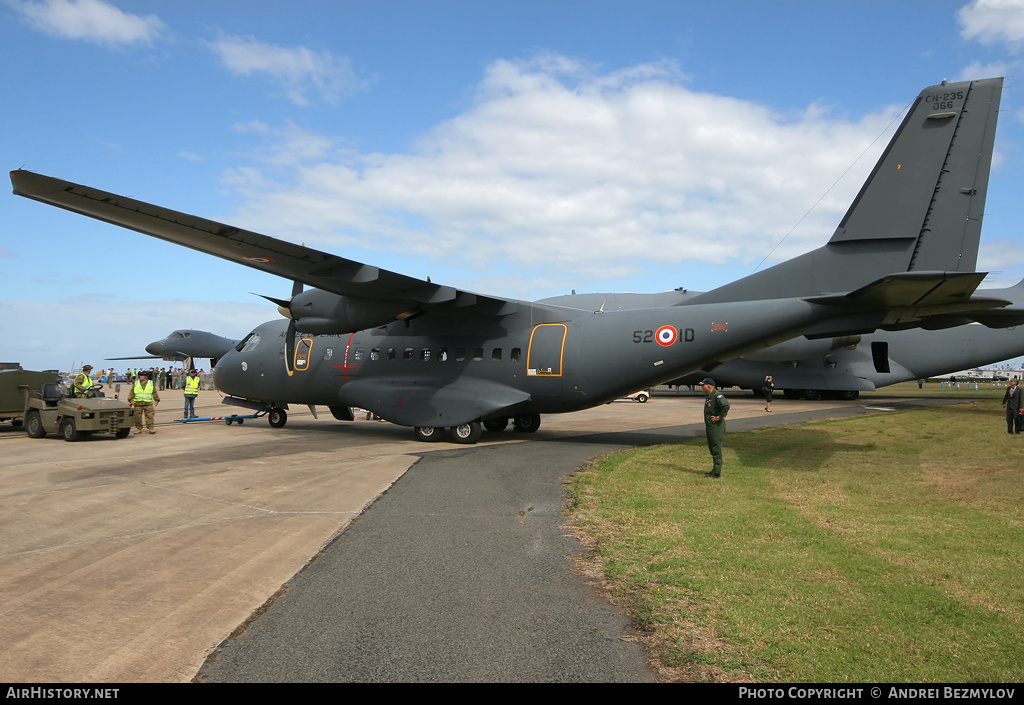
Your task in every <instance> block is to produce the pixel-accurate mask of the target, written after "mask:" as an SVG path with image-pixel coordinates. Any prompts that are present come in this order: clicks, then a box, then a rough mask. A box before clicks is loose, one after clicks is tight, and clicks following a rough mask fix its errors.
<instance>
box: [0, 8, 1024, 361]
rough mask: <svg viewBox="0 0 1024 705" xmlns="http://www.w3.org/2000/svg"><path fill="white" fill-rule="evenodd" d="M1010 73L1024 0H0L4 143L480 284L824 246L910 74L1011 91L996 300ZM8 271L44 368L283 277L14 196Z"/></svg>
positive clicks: (652, 272) (745, 260)
mask: <svg viewBox="0 0 1024 705" xmlns="http://www.w3.org/2000/svg"><path fill="white" fill-rule="evenodd" d="M1022 67H1024V0H975V1H973V2H969V3H967V2H964V1H963V0H961V1H960V2H946V1H943V0H927V1H923V0H922V1H917V0H903V1H901V2H899V3H893V2H888V1H886V2H874V1H871V0H857V1H856V2H853V1H849V2H846V1H836V2H812V1H807V2H804V1H802V0H789V1H780V2H771V1H769V0H760V1H756V2H753V1H752V2H729V1H725V2H718V3H706V2H700V3H697V2H685V1H681V0H677V1H675V2H653V1H651V2H644V1H643V0H640V1H635V2H629V3H625V2H601V1H599V0H598V1H593V0H591V1H588V2H532V1H529V0H515V1H511V2H503V1H501V0H492V1H490V2H485V3H480V2H462V1H450V2H445V1H443V0H442V1H435V2H429V3H424V2H412V1H408V2H399V1H397V0H395V1H387V0H385V1H380V2H364V1H361V2H346V1H344V0H340V1H339V0H331V1H324V2H319V1H311V2H297V3H269V2H259V1H258V0H248V1H247V2H233V1H221V2H217V3H209V2H191V1H190V0H178V1H177V2H174V3H166V2H155V1H153V2H147V1H139V2H126V1H120V2H106V1H104V0H0V72H2V76H3V80H2V84H0V85H3V87H4V100H3V108H2V109H0V155H2V156H3V157H4V163H5V165H6V167H7V168H8V169H17V168H22V167H23V168H26V169H31V170H33V171H38V172H41V173H44V174H48V175H51V176H56V177H59V178H63V179H67V180H70V181H76V182H78V183H83V184H88V185H90V186H95V187H98V188H101V189H104V190H108V191H113V192H115V193H121V194H125V195H130V196H132V197H134V198H138V199H141V200H144V201H149V202H152V203H157V204H159V205H163V206H168V207H171V208H176V209H178V210H182V211H186V212H189V213H194V214H197V215H202V216H204V217H208V218H213V219H215V220H221V221H224V222H228V223H231V224H235V225H240V226H243V227H247V228H249V229H252V230H256V231H258V232H262V233H266V234H268V235H272V236H275V237H282V238H286V239H289V240H293V241H296V242H305V243H306V244H307V245H309V246H311V247H317V248H319V249H323V250H328V251H331V252H334V253H337V254H341V255H343V256H346V257H349V258H352V259H356V260H360V261H366V262H370V263H372V264H375V265H378V266H382V267H385V268H388V269H392V270H396V271H399V272H402V273H404V274H409V275H411V276H418V277H426V276H427V275H430V277H431V279H432V280H433V281H435V282H440V283H445V284H451V285H456V286H459V287H462V288H466V289H469V290H472V291H479V292H484V293H490V294H496V295H503V296H509V297H515V298H524V299H535V298H540V297H544V296H551V295H556V294H563V293H568V292H569V291H570V290H572V289H575V290H576V291H578V292H586V291H644V292H650V291H663V290H666V289H671V288H674V287H677V286H685V287H688V288H690V289H693V290H706V289H710V288H714V287H715V286H719V285H721V284H725V283H727V282H729V281H732V280H733V279H736V278H738V277H741V276H744V275H746V274H749V273H750V272H751V271H753V269H754V268H755V267H757V266H758V264H759V263H760V262H761V261H762V259H764V258H765V257H766V256H768V255H769V253H772V252H773V248H776V246H777V245H778V247H777V249H774V253H773V254H772V255H771V257H770V258H769V260H768V262H767V264H771V263H774V262H777V261H779V260H780V259H786V258H789V257H792V256H795V255H797V254H800V253H802V252H806V251H808V250H810V249H812V248H814V247H817V246H820V245H821V244H823V243H824V242H825V241H827V240H828V238H829V237H830V236H831V233H832V231H833V230H834V228H835V225H836V223H837V222H838V220H839V219H840V218H841V216H842V214H843V213H844V212H845V210H846V208H847V206H848V204H849V202H850V200H851V199H852V197H853V196H854V195H855V193H856V191H857V189H858V188H859V187H860V184H861V182H862V181H863V179H864V177H865V176H866V174H867V173H868V171H869V170H870V168H871V166H872V164H873V163H874V161H875V159H876V157H877V156H878V154H879V153H880V152H881V150H882V148H883V147H884V145H885V143H886V141H887V140H888V138H889V136H890V135H891V134H892V132H893V130H894V129H895V125H896V123H895V122H894V119H896V118H897V117H898V115H899V112H900V111H901V110H902V109H903V108H905V107H906V106H907V104H908V103H910V102H911V101H912V100H913V98H914V97H915V96H916V95H917V94H918V92H920V90H921V89H922V88H924V87H925V86H928V85H930V84H933V83H937V82H939V81H940V80H942V79H943V78H948V79H949V80H962V79H969V78H987V77H991V76H998V75H1005V76H1006V77H1007V81H1006V85H1005V89H1004V92H1003V100H1002V113H1001V115H1000V124H999V133H998V136H997V141H996V150H997V154H996V160H995V165H994V168H993V174H992V181H991V186H990V191H989V197H988V203H987V207H986V219H985V226H984V231H983V235H982V250H981V254H980V258H979V268H980V269H982V270H985V271H991V272H992V276H991V278H990V280H989V281H988V282H986V286H1007V285H1010V284H1013V283H1016V282H1017V281H1019V280H1020V279H1022V278H1024V238H1022V237H1021V235H1020V233H1019V232H1018V227H1017V223H1016V218H1015V216H1016V215H1018V214H1019V212H1020V207H1019V203H1018V199H1019V194H1020V193H1021V184H1022V182H1024V92H1022V91H1021V90H1020V89H1019V86H1021V85H1022V84H1021V80H1020V79H1019V78H1018V77H1019V76H1020V75H1021V68H1022ZM809 211H810V212H809ZM805 216H806V217H805ZM780 242H781V245H779V243H780ZM0 281H2V282H3V290H2V291H0V360H17V361H21V362H22V363H23V364H25V365H26V366H28V367H32V368H36V369H39V368H45V367H59V368H61V369H67V368H69V367H70V366H71V365H72V364H80V363H81V362H82V361H83V360H84V361H87V362H91V363H92V364H93V365H96V366H101V365H103V364H104V363H103V362H102V360H103V358H105V357H110V356H118V355H127V354H132V353H136V352H141V351H142V348H143V347H144V345H145V344H146V343H148V342H150V341H152V340H155V339H157V338H160V337H163V335H165V334H166V333H168V332H170V331H171V330H173V329H175V328H183V327H193V328H200V329H205V330H212V331H214V332H217V333H220V334H223V335H227V336H230V337H241V336H242V335H244V334H245V333H246V332H248V330H249V329H250V328H252V327H253V326H254V325H256V324H257V323H259V322H262V321H264V320H267V319H270V318H272V317H274V316H276V315H277V313H276V310H275V308H274V307H273V306H271V305H268V304H266V303H265V302H263V301H262V300H261V299H257V298H256V297H253V296H251V295H250V294H248V293H247V292H250V291H253V292H258V293H263V294H269V295H271V296H279V297H282V296H287V295H288V292H289V291H290V284H289V283H288V282H285V281H282V280H279V279H276V278H274V277H270V276H268V275H264V274H262V273H259V272H256V271H254V270H249V269H246V268H243V267H239V266H237V265H233V264H231V263H228V262H224V261H221V260H217V259H215V258H211V257H208V256H205V255H201V254H198V253H193V252H191V251H188V250H185V249H183V248H180V247H176V246H174V245H170V244H168V243H163V242H160V241H157V240H154V239H152V238H148V237H145V236H142V235H139V234H136V233H132V232H129V231H125V230H122V229H119V228H115V227H113V226H109V225H105V224H102V223H99V222H94V221H91V220H89V219H85V218H82V217H79V216H75V215H72V214H69V213H65V212H63V211H59V210H57V209H53V208H50V207H46V206H43V205H41V204H37V203H34V202H31V201H28V200H25V199H21V198H17V197H14V196H10V195H8V196H6V197H3V196H0Z"/></svg>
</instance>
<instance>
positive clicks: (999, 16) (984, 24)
mask: <svg viewBox="0 0 1024 705" xmlns="http://www.w3.org/2000/svg"><path fill="white" fill-rule="evenodd" d="M958 16H959V18H960V24H961V25H963V29H962V30H961V32H960V33H961V35H962V36H963V37H964V38H965V39H977V40H978V41H979V42H981V43H982V44H999V43H1004V44H1007V45H1008V46H1009V47H1010V48H1012V49H1020V48H1021V47H1022V46H1024V0H973V2H971V3H969V4H968V5H965V6H964V7H962V8H960V11H959V13H958Z"/></svg>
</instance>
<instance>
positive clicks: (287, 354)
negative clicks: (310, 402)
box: [284, 281, 302, 377]
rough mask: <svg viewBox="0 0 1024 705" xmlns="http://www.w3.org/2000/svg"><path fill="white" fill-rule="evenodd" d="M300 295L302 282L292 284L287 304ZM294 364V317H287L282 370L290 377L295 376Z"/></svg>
mask: <svg viewBox="0 0 1024 705" xmlns="http://www.w3.org/2000/svg"><path fill="white" fill-rule="evenodd" d="M301 293H302V282H299V281H296V282H292V295H291V297H290V298H289V299H288V303H289V304H291V301H292V299H294V298H295V297H296V296H298V295H299V294H301ZM286 308H287V309H288V313H289V314H290V313H291V306H290V305H289V306H287V307H286ZM294 362H295V318H294V316H291V315H289V316H288V330H287V332H286V333H285V334H284V369H285V371H286V372H287V373H288V376H289V377H291V376H292V375H293V374H295V370H294V369H293V368H292V365H293V363H294Z"/></svg>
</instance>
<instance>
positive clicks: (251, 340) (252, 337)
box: [235, 332, 260, 353]
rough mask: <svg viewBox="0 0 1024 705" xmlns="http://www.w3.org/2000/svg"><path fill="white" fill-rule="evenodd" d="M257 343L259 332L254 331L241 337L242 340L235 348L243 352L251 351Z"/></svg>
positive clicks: (258, 342) (258, 341)
mask: <svg viewBox="0 0 1024 705" xmlns="http://www.w3.org/2000/svg"><path fill="white" fill-rule="evenodd" d="M259 344H260V334H259V333H255V332H254V333H250V334H249V335H247V336H245V337H244V338H242V342H241V343H239V344H238V345H236V346H235V350H237V351H238V352H243V353H247V352H252V351H253V350H255V349H256V346H257V345H259Z"/></svg>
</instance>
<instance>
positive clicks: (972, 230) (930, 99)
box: [829, 78, 1003, 272]
mask: <svg viewBox="0 0 1024 705" xmlns="http://www.w3.org/2000/svg"><path fill="white" fill-rule="evenodd" d="M1002 86H1003V79H1001V78H993V79H987V80H983V81H969V82H964V83H950V84H946V85H942V84H940V85H937V86H932V87H930V88H926V89H925V90H924V91H922V92H921V94H920V95H919V96H918V97H917V100H916V101H915V102H914V105H913V107H911V109H910V111H909V112H908V113H907V117H906V118H905V119H904V121H903V124H902V125H900V128H899V130H897V131H896V134H895V135H894V136H893V138H892V140H891V141H890V142H889V146H888V147H887V148H886V150H885V152H884V153H883V154H882V157H881V159H879V160H878V163H877V164H876V165H875V168H874V171H872V172H871V175H870V176H869V177H868V180H867V181H866V182H865V183H864V186H863V187H862V188H861V190H860V193H859V194H858V195H857V198H856V199H854V201H853V204H852V205H851V206H850V210H849V211H847V213H846V215H845V216H844V217H843V220H842V221H841V222H840V223H839V227H838V228H836V231H835V234H833V235H832V239H831V240H830V241H829V243H830V244H831V243H846V242H856V241H869V240H884V239H895V240H902V239H910V238H915V242H914V247H913V249H912V250H911V251H910V252H909V261H908V262H907V263H906V266H905V269H906V271H911V270H931V271H947V272H952V271H960V272H973V271H974V267H975V265H976V263H977V259H978V241H979V239H980V238H981V218H982V213H983V211H984V208H985V195H986V193H987V191H988V175H989V168H990V166H991V164H992V145H993V142H994V140H995V131H996V116H997V113H998V110H999V98H1000V94H1001V92H1002ZM894 271H896V270H894Z"/></svg>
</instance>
